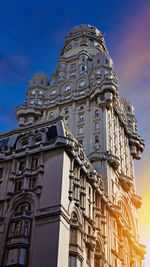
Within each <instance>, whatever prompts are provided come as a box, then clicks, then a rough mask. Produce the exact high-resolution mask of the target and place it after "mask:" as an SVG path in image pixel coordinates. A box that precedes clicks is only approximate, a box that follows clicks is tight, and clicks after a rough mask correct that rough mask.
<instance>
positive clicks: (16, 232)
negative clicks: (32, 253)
mask: <svg viewBox="0 0 150 267" xmlns="http://www.w3.org/2000/svg"><path fill="white" fill-rule="evenodd" d="M31 224H32V218H31V205H30V203H29V202H22V203H20V204H19V205H18V206H16V208H15V210H14V213H13V215H12V218H11V220H10V223H9V227H8V233H7V239H6V249H5V255H4V259H3V266H17V267H21V266H27V258H28V249H29V244H30V236H31Z"/></svg>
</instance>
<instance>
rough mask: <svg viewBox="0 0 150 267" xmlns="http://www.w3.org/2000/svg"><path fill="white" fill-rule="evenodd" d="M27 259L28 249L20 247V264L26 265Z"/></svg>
mask: <svg viewBox="0 0 150 267" xmlns="http://www.w3.org/2000/svg"><path fill="white" fill-rule="evenodd" d="M25 260H26V249H24V248H20V251H19V264H21V265H25Z"/></svg>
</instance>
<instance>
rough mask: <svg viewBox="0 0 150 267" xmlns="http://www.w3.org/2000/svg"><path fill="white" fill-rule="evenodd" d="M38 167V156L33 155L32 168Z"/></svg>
mask: <svg viewBox="0 0 150 267" xmlns="http://www.w3.org/2000/svg"><path fill="white" fill-rule="evenodd" d="M37 167H38V157H33V158H32V162H31V169H36V168H37Z"/></svg>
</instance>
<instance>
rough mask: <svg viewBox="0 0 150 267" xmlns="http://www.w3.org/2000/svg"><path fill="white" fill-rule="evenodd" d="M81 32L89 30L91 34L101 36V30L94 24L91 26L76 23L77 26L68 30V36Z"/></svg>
mask: <svg viewBox="0 0 150 267" xmlns="http://www.w3.org/2000/svg"><path fill="white" fill-rule="evenodd" d="M83 32H86V33H87V32H89V33H91V34H93V35H96V36H99V37H102V34H101V32H100V31H99V30H98V29H97V28H96V27H94V26H91V25H89V24H87V25H86V24H81V25H78V26H75V27H74V28H73V29H72V30H71V31H69V33H68V37H73V35H76V33H78V34H79V33H82V34H83Z"/></svg>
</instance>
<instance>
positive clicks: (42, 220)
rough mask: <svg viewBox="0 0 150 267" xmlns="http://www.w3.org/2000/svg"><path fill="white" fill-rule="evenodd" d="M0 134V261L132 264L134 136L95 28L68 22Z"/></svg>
mask: <svg viewBox="0 0 150 267" xmlns="http://www.w3.org/2000/svg"><path fill="white" fill-rule="evenodd" d="M16 118H17V120H18V121H19V126H20V127H19V128H18V129H15V130H13V131H11V132H8V133H4V134H1V135H0V216H1V220H0V246H1V250H0V259H1V260H0V261H1V266H2V267H4V266H20V267H21V266H26V267H27V266H28V267H41V266H44V267H68V266H69V267H88V266H89V267H104V266H105V267H106V266H112V267H121V266H124V267H129V266H130V267H140V266H142V259H143V258H144V254H145V247H144V246H143V245H142V244H140V241H139V231H138V218H137V214H136V210H137V208H139V207H140V206H141V198H140V197H139V196H137V194H136V191H135V176H134V166H133V160H134V159H140V158H141V152H143V150H144V142H143V140H142V139H141V138H140V136H139V135H138V134H137V126H136V118H135V115H134V108H133V106H132V104H131V103H130V102H129V101H128V100H127V99H125V98H122V99H120V98H119V96H118V86H117V77H116V75H115V73H114V69H113V62H112V59H111V58H110V56H109V53H108V50H107V48H106V45H105V42H104V38H103V36H102V34H101V32H100V31H99V30H97V29H96V28H95V27H92V26H90V25H80V26H77V27H74V28H73V29H72V30H71V31H70V32H69V33H68V35H67V37H66V38H65V42H64V45H63V48H62V51H61V57H60V58H59V60H58V64H57V68H56V72H55V73H54V74H52V75H51V77H50V80H49V79H48V77H47V76H46V75H45V74H44V73H43V72H38V73H37V74H35V75H34V76H33V77H32V79H31V80H30V82H29V88H28V91H27V94H26V100H25V104H24V105H19V106H18V107H17V108H16Z"/></svg>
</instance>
